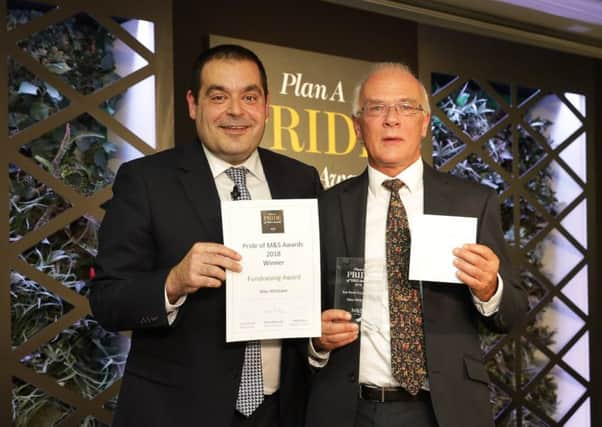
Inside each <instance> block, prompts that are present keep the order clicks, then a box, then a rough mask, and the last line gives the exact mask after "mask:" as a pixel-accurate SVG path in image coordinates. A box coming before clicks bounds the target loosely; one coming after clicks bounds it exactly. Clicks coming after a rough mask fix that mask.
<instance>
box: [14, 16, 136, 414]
mask: <svg viewBox="0 0 602 427" xmlns="http://www.w3.org/2000/svg"><path fill="white" fill-rule="evenodd" d="M39 15H40V14H39V13H37V12H35V11H30V10H10V11H9V14H8V28H9V29H11V28H13V27H15V26H17V25H19V24H22V23H24V22H28V21H30V20H33V19H35V18H36V17H38V16H39ZM112 44H113V37H112V36H111V35H110V34H109V33H108V32H107V31H106V30H105V29H103V28H102V27H101V26H99V25H98V24H97V23H96V22H95V21H93V20H92V19H90V18H89V17H87V16H75V17H72V18H70V19H68V20H66V21H64V22H63V23H61V24H59V25H54V26H52V27H49V28H48V29H46V30H44V31H43V32H41V33H38V34H35V35H34V36H32V37H30V38H28V39H26V40H23V41H22V42H20V47H21V48H22V49H24V50H26V51H27V52H28V53H29V54H30V55H31V56H32V57H34V58H35V59H36V60H37V61H39V62H40V63H41V64H42V65H44V66H45V67H46V69H47V70H49V71H50V72H52V73H54V74H56V75H59V76H60V77H61V78H63V79H64V80H65V81H66V82H67V83H68V84H70V85H72V86H73V87H74V88H76V89H77V90H78V91H80V92H81V93H83V94H88V93H92V92H94V91H96V90H98V89H99V88H101V87H103V86H105V85H107V84H110V83H111V82H112V81H115V80H116V79H118V78H119V76H117V75H116V74H115V72H114V63H113V55H112ZM8 66H9V88H8V91H9V106H8V107H9V117H8V119H9V129H8V131H9V134H15V133H17V132H20V131H22V130H23V129H26V128H27V127H28V126H30V125H32V124H34V123H37V122H40V121H42V120H45V119H47V118H48V117H50V116H51V115H52V114H54V113H56V112H57V111H60V110H61V109H63V108H65V107H66V106H67V105H69V100H68V99H66V98H65V97H63V96H62V95H61V94H60V93H59V92H58V91H57V90H56V89H55V88H53V87H52V86H51V85H49V84H48V83H47V82H45V81H43V80H42V79H40V78H39V77H38V76H34V75H33V74H32V73H30V72H29V71H28V70H27V69H26V68H24V67H23V66H21V65H20V64H18V63H17V62H16V61H14V60H12V59H10V60H9V62H8ZM118 102H119V98H118V97H116V98H112V99H110V100H108V101H107V102H105V103H104V105H103V107H104V109H105V111H107V112H109V113H110V114H113V113H114V111H115V109H116V108H117V104H118ZM115 152H116V146H115V145H114V144H113V143H111V142H110V141H109V140H108V138H107V129H106V128H105V127H104V126H102V125H101V124H99V123H98V122H96V121H95V120H94V119H93V118H92V117H91V116H89V115H87V114H84V115H81V116H79V117H77V118H75V119H73V120H70V121H69V122H68V123H64V124H63V125H61V126H59V127H57V128H56V129H54V130H53V131H51V132H49V133H47V134H45V135H43V136H42V137H40V138H37V139H35V140H33V141H31V142H29V143H28V144H26V145H23V146H22V147H20V153H21V154H22V155H24V156H27V157H30V158H32V159H33V160H34V161H35V162H36V163H37V164H38V166H39V167H41V168H43V169H44V170H46V171H47V172H48V173H49V174H50V175H52V176H53V177H55V178H57V179H60V180H62V181H63V182H64V183H66V184H67V185H69V186H70V187H72V188H73V189H75V190H76V191H77V192H79V193H80V194H83V195H85V196H88V195H91V194H94V193H95V192H96V191H98V190H99V189H101V188H104V187H105V186H107V185H109V184H110V183H111V182H112V179H113V172H112V171H111V170H110V169H109V167H108V161H109V160H110V159H111V158H112V157H113V156H114V155H115ZM9 176H10V240H11V241H18V240H19V239H21V238H22V237H23V236H24V235H26V234H27V233H28V232H30V231H33V230H36V229H38V228H39V227H41V226H42V225H44V224H46V223H47V222H48V221H49V220H51V219H52V218H54V217H56V215H58V214H60V213H61V212H63V211H65V210H66V209H67V208H69V206H70V205H69V203H68V202H66V201H65V200H63V199H62V198H61V197H60V196H59V195H58V194H57V193H55V192H54V191H53V189H52V188H50V187H49V186H48V185H47V184H45V183H44V182H40V181H37V180H36V179H34V178H33V177H32V176H30V175H28V174H27V173H26V172H25V171H23V170H21V169H20V168H19V167H17V166H15V165H10V166H9ZM98 226H99V224H98V221H97V220H96V219H95V218H94V217H92V216H84V217H81V218H79V219H77V220H75V221H74V222H72V223H71V224H69V225H68V226H65V227H64V228H63V229H61V230H59V231H58V232H56V233H54V234H53V235H51V236H49V237H48V238H46V239H44V240H43V241H41V242H39V243H38V244H36V245H35V246H34V247H32V248H30V249H28V250H26V251H25V252H24V253H23V254H21V258H22V259H23V260H25V261H26V262H28V263H30V264H31V265H33V266H35V268H37V269H38V270H40V271H42V272H44V273H45V274H47V275H48V276H50V277H51V278H53V279H55V280H57V281H59V282H61V283H62V284H63V285H64V286H66V287H67V288H69V289H71V290H72V291H74V292H76V293H78V294H80V295H82V296H87V295H88V291H89V289H88V285H87V283H86V279H87V278H88V275H89V271H90V266H91V264H92V260H93V257H94V256H95V255H96V247H97V230H98ZM10 286H11V299H12V301H11V303H12V304H11V307H12V311H11V320H12V340H13V348H16V347H18V346H19V345H21V344H23V343H24V342H26V341H27V340H28V339H29V338H31V337H32V336H34V335H35V334H36V333H37V332H39V331H40V330H41V329H42V328H44V327H45V326H47V325H49V324H52V323H53V322H55V321H56V320H57V319H59V318H60V317H61V316H63V315H65V314H66V313H68V312H69V310H70V309H71V308H72V307H71V305H70V304H69V303H68V302H66V301H64V300H63V299H62V298H60V297H59V296H57V295H55V294H53V293H52V292H50V291H48V290H47V289H45V288H44V287H43V286H41V285H40V284H38V283H36V282H35V281H34V280H31V279H30V278H28V277H26V276H24V275H23V274H21V273H20V272H18V271H12V272H11V280H10ZM128 343H129V341H128V339H127V338H125V337H123V336H121V335H119V334H113V333H108V332H106V331H105V330H103V329H102V328H101V327H100V326H99V325H98V323H97V322H96V321H95V320H94V319H93V318H92V317H91V316H86V317H84V318H82V319H79V320H77V321H76V322H75V323H73V324H72V325H71V326H70V327H68V328H67V329H65V330H63V331H62V332H61V333H60V334H59V335H57V336H56V337H54V338H53V339H52V340H51V341H50V342H48V343H47V344H46V345H43V346H42V347H40V348H39V349H37V350H36V351H34V352H33V353H31V354H29V355H27V356H25V357H24V358H23V359H22V360H21V363H23V364H24V365H26V366H28V367H30V368H31V369H33V370H35V371H36V372H39V373H44V374H48V375H50V376H52V377H53V378H55V379H56V381H57V382H58V383H59V384H60V385H61V386H64V387H66V388H69V389H71V390H74V391H76V392H77V393H80V394H81V395H82V396H83V397H85V398H88V399H90V398H93V397H95V396H96V395H98V394H99V393H100V392H102V391H103V390H105V389H106V388H107V387H108V386H110V385H111V384H112V383H113V382H114V381H115V380H116V379H118V378H119V377H120V376H121V373H122V370H123V366H124V363H125V357H126V354H127V349H128ZM112 406H114V401H110V402H108V404H107V405H106V407H108V408H111V407H112ZM72 409H73V408H69V407H68V406H67V405H65V404H64V403H61V402H59V401H58V400H56V399H53V398H52V397H50V396H48V395H47V394H46V393H44V392H43V391H42V390H40V389H37V388H35V387H34V386H32V385H30V384H27V383H25V382H24V381H22V380H20V379H18V378H15V379H14V388H13V421H14V424H15V425H16V426H37V425H50V424H53V422H58V421H60V420H61V419H64V418H65V416H66V415H67V414H68V413H69V412H70V411H71V410H72ZM82 425H86V426H93V425H100V423H99V422H98V421H97V420H95V419H92V418H91V417H89V418H86V419H85V420H84V422H83V424H82Z"/></svg>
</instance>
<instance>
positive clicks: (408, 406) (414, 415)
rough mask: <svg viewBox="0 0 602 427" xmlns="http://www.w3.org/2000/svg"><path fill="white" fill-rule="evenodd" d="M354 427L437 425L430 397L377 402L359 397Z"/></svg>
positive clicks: (434, 426)
mask: <svg viewBox="0 0 602 427" xmlns="http://www.w3.org/2000/svg"><path fill="white" fill-rule="evenodd" d="M354 427H437V420H436V419H435V414H434V412H433V407H432V405H431V401H430V399H427V400H412V401H398V402H376V401H372V400H363V399H358V405H357V411H356V415H355V426H354Z"/></svg>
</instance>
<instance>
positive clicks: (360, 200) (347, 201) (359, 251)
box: [339, 169, 368, 258]
mask: <svg viewBox="0 0 602 427" xmlns="http://www.w3.org/2000/svg"><path fill="white" fill-rule="evenodd" d="M367 198H368V169H365V170H364V172H363V173H362V174H361V175H360V176H358V177H357V178H352V180H350V181H349V183H348V184H347V186H346V188H345V190H344V191H342V192H341V194H340V195H339V203H340V207H341V220H342V223H343V231H344V234H345V246H346V249H347V255H348V256H351V257H361V258H363V257H364V250H365V242H366V201H367Z"/></svg>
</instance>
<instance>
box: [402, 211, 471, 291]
mask: <svg viewBox="0 0 602 427" xmlns="http://www.w3.org/2000/svg"><path fill="white" fill-rule="evenodd" d="M411 232H412V250H411V252H410V280H423V281H431V282H447V283H461V282H460V280H459V279H458V278H457V277H456V271H457V268H456V267H454V264H453V261H454V258H455V256H454V254H453V253H452V251H453V250H454V248H459V247H461V246H462V245H463V244H465V243H476V239H477V218H472V217H464V216H447V215H420V216H417V217H415V218H413V220H412V222H411Z"/></svg>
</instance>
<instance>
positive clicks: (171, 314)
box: [163, 288, 186, 326]
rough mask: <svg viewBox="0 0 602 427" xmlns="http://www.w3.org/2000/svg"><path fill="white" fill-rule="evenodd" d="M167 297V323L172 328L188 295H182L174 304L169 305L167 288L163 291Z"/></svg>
mask: <svg viewBox="0 0 602 427" xmlns="http://www.w3.org/2000/svg"><path fill="white" fill-rule="evenodd" d="M163 294H164V295H165V312H166V313H167V323H169V325H170V326H171V324H172V323H173V322H174V321H175V320H176V317H177V316H178V309H179V308H180V307H181V306H182V304H184V301H186V295H182V296H181V297H180V298H178V300H177V301H176V302H175V303H174V304H170V303H169V298H167V288H165V290H164V291H163Z"/></svg>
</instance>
